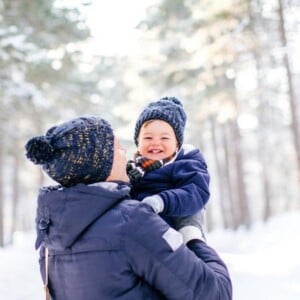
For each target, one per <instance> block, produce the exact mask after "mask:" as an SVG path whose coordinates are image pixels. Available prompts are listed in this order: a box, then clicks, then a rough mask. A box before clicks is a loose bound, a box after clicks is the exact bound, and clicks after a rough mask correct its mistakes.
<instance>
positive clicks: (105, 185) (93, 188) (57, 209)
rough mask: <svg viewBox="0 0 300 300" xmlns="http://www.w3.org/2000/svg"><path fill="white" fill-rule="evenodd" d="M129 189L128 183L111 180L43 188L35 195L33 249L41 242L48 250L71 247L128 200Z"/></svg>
mask: <svg viewBox="0 0 300 300" xmlns="http://www.w3.org/2000/svg"><path fill="white" fill-rule="evenodd" d="M129 191H130V188H129V186H128V185H126V184H118V183H113V182H102V183H99V184H93V185H89V186H87V185H85V184H78V185H76V186H74V187H71V188H63V187H61V186H52V187H46V188H42V189H41V190H40V193H39V196H38V209H37V218H36V225H37V240H36V244H35V246H36V249H38V248H39V247H40V245H41V243H42V242H44V243H45V246H48V247H49V249H51V248H52V249H56V250H63V249H66V248H68V247H71V246H72V245H73V244H74V243H75V241H76V240H77V239H78V238H79V236H80V235H81V234H82V233H83V232H84V231H85V229H87V227H89V226H90V225H91V224H92V223H93V222H95V221H96V220H97V219H98V218H99V217H101V216H102V215H103V214H105V212H107V211H108V210H109V209H111V208H112V207H113V206H115V205H116V204H118V203H119V202H120V201H122V200H124V199H128V198H129ZM99 195H101V197H100V196H99Z"/></svg>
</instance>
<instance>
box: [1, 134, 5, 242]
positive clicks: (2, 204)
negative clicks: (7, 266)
mask: <svg viewBox="0 0 300 300" xmlns="http://www.w3.org/2000/svg"><path fill="white" fill-rule="evenodd" d="M0 130H1V129H0ZM0 145H1V146H0V247H4V194H3V147H2V146H3V140H2V133H1V132H0Z"/></svg>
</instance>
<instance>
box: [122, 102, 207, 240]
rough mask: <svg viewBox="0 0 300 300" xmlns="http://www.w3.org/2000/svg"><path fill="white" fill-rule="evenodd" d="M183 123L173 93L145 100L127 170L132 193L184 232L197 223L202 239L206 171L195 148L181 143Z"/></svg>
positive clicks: (179, 106)
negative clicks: (157, 98)
mask: <svg viewBox="0 0 300 300" xmlns="http://www.w3.org/2000/svg"><path fill="white" fill-rule="evenodd" d="M185 123H186V114H185V112H184V110H183V106H182V104H181V102H180V101H179V100H178V99H177V98H175V97H164V98H161V99H159V100H158V101H155V102H151V103H149V104H148V105H147V106H146V107H145V108H144V110H143V111H142V112H141V114H140V116H139V118H138V120H137V122H136V126H135V132H134V141H135V144H136V146H137V148H138V151H137V153H136V154H135V157H134V160H130V161H129V162H128V163H127V174H128V176H129V178H130V181H131V184H132V196H133V198H135V199H138V200H140V201H142V202H144V203H147V204H148V205H150V206H151V207H152V208H153V210H154V211H155V212H156V213H158V214H160V215H161V217H162V218H163V219H164V220H165V221H166V222H167V223H168V224H169V225H170V226H172V227H175V225H176V228H181V231H182V232H183V231H189V230H191V228H193V230H195V226H196V227H197V228H198V229H199V230H201V233H202V236H203V238H204V239H205V237H204V234H203V223H204V219H203V209H204V207H205V205H206V203H207V201H208V199H209V195H210V193H209V174H208V171H207V165H206V163H205V160H204V158H203V156H202V154H201V153H200V151H199V149H196V148H195V147H193V146H192V145H185V144H183V137H184V128H185ZM189 225H194V226H189ZM185 233H186V232H185ZM191 234H193V233H191ZM195 234H196V233H195Z"/></svg>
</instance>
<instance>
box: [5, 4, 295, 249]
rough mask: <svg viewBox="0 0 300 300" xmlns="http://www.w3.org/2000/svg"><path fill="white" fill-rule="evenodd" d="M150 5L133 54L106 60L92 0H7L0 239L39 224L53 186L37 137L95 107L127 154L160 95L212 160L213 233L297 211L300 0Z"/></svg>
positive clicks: (209, 210) (9, 239) (115, 53)
mask: <svg viewBox="0 0 300 300" xmlns="http://www.w3.org/2000/svg"><path fill="white" fill-rule="evenodd" d="M94 2H96V1H94ZM115 2H116V1H115ZM133 2H134V1H133ZM133 2H132V3H131V1H127V2H126V3H127V8H126V9H127V10H128V11H130V10H132V9H133V8H132V5H134V3H133ZM147 2H148V4H147V6H146V7H145V14H143V16H142V17H141V19H140V20H139V23H138V24H137V27H136V34H137V36H138V40H137V45H135V47H134V51H131V52H128V53H124V52H122V51H119V50H120V49H115V50H116V51H111V53H110V52H109V51H106V53H105V54H104V53H102V51H101V47H102V46H103V48H105V46H106V45H105V41H104V40H103V45H101V40H98V41H97V46H95V42H92V41H93V34H92V31H91V28H90V26H89V23H88V14H89V12H90V10H91V7H92V5H93V1H92V0H76V1H75V0H73V1H70V0H59V1H58V0H57V1H54V0H47V1H42V0H22V1H17V0H0V64H1V68H0V104H1V110H0V145H1V147H0V247H4V246H7V245H9V244H12V243H13V241H14V234H15V233H16V232H18V231H31V230H32V229H33V228H34V217H35V209H36V196H37V191H38V189H39V187H40V186H42V185H45V184H48V183H49V180H48V179H47V177H46V176H45V175H44V174H43V173H42V172H41V170H40V169H39V168H38V167H36V166H34V165H32V164H31V163H30V162H28V161H27V160H26V158H25V151H24V145H25V143H26V141H27V140H28V139H29V138H30V137H32V136H33V135H40V134H44V132H45V130H46V129H48V128H49V127H50V126H52V125H55V124H57V123H58V122H62V121H65V120H67V119H70V118H73V117H75V116H80V115H91V114H93V115H100V116H101V117H103V118H105V119H107V120H108V121H109V122H111V123H112V124H113V127H114V128H115V129H116V130H115V131H116V134H117V135H118V136H119V137H120V138H121V140H122V142H123V144H125V146H126V147H127V148H128V149H129V151H128V158H130V156H132V154H133V153H134V150H135V148H134V145H133V128H134V124H135V121H136V118H137V117H138V114H139V112H140V111H141V109H142V108H143V107H144V106H145V105H146V104H147V103H148V102H149V101H150V100H154V99H158V98H159V97H162V96H166V95H169V96H176V97H178V98H179V99H181V100H182V102H183V104H184V107H185V110H186V112H187V115H188V123H187V128H186V135H185V142H186V143H192V144H193V145H195V146H197V147H199V148H200V149H201V151H202V152H203V154H204V156H205V158H206V160H207V163H208V168H209V172H210V174H211V199H210V201H209V204H208V206H207V209H206V212H207V213H206V215H207V229H208V230H212V229H215V228H225V229H232V230H237V229H238V228H241V227H244V228H248V229H250V228H251V226H252V224H254V222H256V221H258V220H259V221H264V222H266V221H267V220H268V219H269V218H270V217H272V216H274V215H279V214H283V213H286V212H288V211H296V210H299V208H300V201H299V200H300V184H299V183H300V130H299V126H300V125H299V123H300V120H299V119H300V117H299V116H300V100H299V98H300V2H299V1H296V0H268V1H263V0H223V1H206V0H203V1H200V0H198V1H196V0H185V1H179V0H153V1H150V0H149V1H147ZM115 9H116V11H117V10H118V9H120V7H118V6H116V8H115ZM123 13H124V14H126V11H125V10H124V12H123ZM111 18H112V19H114V22H115V23H116V24H118V17H116V16H115V15H113V14H112V15H111ZM121 26H122V25H120V31H121ZM101 29H102V30H103V28H101ZM104 29H106V30H107V32H108V33H109V29H110V28H109V27H107V28H104ZM99 30H100V29H99ZM115 34H117V32H114V33H112V34H111V38H112V39H114V38H115V37H114V36H113V35H115ZM122 41H124V42H123V43H126V36H125V37H124V36H123V37H122ZM128 43H131V42H130V40H129V39H128ZM118 47H119V46H118ZM99 49H100V50H99Z"/></svg>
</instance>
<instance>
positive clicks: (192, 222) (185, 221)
mask: <svg viewBox="0 0 300 300" xmlns="http://www.w3.org/2000/svg"><path fill="white" fill-rule="evenodd" d="M173 220H174V224H175V228H176V229H177V230H180V229H182V228H183V227H186V226H195V227H197V228H199V229H200V231H201V234H202V237H203V239H204V240H205V241H206V237H205V230H204V228H205V209H204V208H203V209H201V210H200V211H198V212H197V213H195V214H194V215H192V216H188V217H174V218H173Z"/></svg>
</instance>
